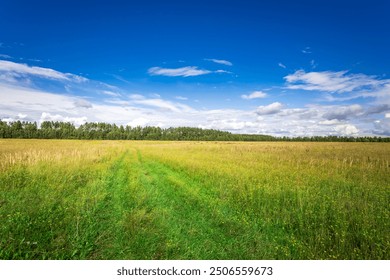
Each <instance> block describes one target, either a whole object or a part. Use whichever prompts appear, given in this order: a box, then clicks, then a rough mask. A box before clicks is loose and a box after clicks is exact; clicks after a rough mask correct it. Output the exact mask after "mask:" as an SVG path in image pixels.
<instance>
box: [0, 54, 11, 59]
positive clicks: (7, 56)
mask: <svg viewBox="0 0 390 280" xmlns="http://www.w3.org/2000/svg"><path fill="white" fill-rule="evenodd" d="M0 57H1V58H5V59H11V58H12V56H9V55H7V54H1V53H0Z"/></svg>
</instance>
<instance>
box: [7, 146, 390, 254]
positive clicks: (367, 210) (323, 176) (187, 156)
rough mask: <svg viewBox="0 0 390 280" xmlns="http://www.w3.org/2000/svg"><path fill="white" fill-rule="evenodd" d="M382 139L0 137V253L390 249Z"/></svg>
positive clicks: (389, 185) (388, 156)
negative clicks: (90, 138)
mask: <svg viewBox="0 0 390 280" xmlns="http://www.w3.org/2000/svg"><path fill="white" fill-rule="evenodd" d="M389 174H390V146H389V145H388V144H387V143H308V142H305V143H302V142H288V143H287V142H245V143H243V142H183V141H182V142H169V141H165V142H162V141H107V140H106V141H102V140H93V141H88V140H83V141H80V140H22V139H19V140H17V139H0V221H1V222H0V259H389V258H390V251H389V250H390V249H389V248H390V236H389V234H388V230H389V228H390V209H389V205H390V175H389Z"/></svg>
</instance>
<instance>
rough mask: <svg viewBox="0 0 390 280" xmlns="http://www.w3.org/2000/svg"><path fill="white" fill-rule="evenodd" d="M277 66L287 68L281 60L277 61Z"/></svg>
mask: <svg viewBox="0 0 390 280" xmlns="http://www.w3.org/2000/svg"><path fill="white" fill-rule="evenodd" d="M278 66H279V67H282V68H284V69H286V68H287V67H286V65H284V64H283V63H281V62H279V63H278Z"/></svg>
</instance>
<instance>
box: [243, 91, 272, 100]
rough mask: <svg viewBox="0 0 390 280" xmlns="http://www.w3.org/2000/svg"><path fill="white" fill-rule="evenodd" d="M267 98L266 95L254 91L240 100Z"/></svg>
mask: <svg viewBox="0 0 390 280" xmlns="http://www.w3.org/2000/svg"><path fill="white" fill-rule="evenodd" d="M264 97H267V94H266V93H264V92H262V91H254V92H252V93H251V94H248V95H247V94H243V95H241V98H243V99H255V98H264Z"/></svg>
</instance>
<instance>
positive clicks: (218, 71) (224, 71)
mask: <svg viewBox="0 0 390 280" xmlns="http://www.w3.org/2000/svg"><path fill="white" fill-rule="evenodd" d="M214 73H226V74H232V72H230V71H226V70H221V69H220V70H216V71H214Z"/></svg>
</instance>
